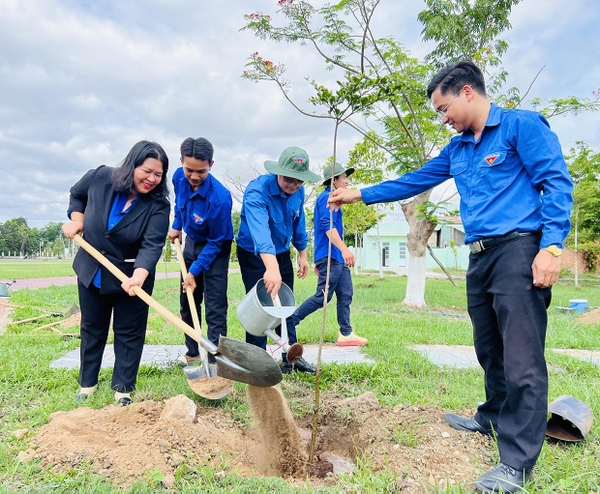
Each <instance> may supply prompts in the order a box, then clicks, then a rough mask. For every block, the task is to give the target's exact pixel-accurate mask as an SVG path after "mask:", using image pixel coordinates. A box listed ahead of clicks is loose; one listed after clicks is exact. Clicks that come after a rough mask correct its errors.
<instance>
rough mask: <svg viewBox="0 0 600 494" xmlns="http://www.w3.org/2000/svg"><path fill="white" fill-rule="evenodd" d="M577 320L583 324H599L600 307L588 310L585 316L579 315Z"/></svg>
mask: <svg viewBox="0 0 600 494" xmlns="http://www.w3.org/2000/svg"><path fill="white" fill-rule="evenodd" d="M577 322H580V323H583V324H598V323H599V322H600V307H598V308H596V309H592V310H591V311H589V312H586V313H585V314H583V316H579V317H578V318H577Z"/></svg>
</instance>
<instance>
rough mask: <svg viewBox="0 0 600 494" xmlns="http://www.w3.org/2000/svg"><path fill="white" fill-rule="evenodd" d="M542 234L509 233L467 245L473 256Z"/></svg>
mask: <svg viewBox="0 0 600 494" xmlns="http://www.w3.org/2000/svg"><path fill="white" fill-rule="evenodd" d="M541 234H542V232H540V231H536V232H510V233H507V234H506V235H502V236H501V237H488V238H482V239H480V240H476V241H475V242H473V243H471V244H469V250H470V251H471V252H473V253H474V254H478V253H479V252H483V251H484V250H489V249H493V248H494V247H498V246H499V245H502V244H505V243H507V242H512V241H513V240H516V239H518V238H519V237H528V236H530V235H541Z"/></svg>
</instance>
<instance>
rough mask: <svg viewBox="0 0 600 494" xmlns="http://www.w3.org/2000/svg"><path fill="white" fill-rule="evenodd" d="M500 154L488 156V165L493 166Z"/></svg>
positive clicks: (486, 159) (486, 158)
mask: <svg viewBox="0 0 600 494" xmlns="http://www.w3.org/2000/svg"><path fill="white" fill-rule="evenodd" d="M498 156H500V155H499V154H491V155H490V156H486V157H485V158H484V159H485V161H486V162H487V164H488V165H493V164H494V161H496V160H497V159H498Z"/></svg>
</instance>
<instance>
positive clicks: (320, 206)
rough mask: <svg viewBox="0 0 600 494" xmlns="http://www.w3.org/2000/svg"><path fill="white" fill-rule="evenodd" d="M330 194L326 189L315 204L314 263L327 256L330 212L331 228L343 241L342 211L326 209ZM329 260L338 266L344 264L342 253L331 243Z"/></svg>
mask: <svg viewBox="0 0 600 494" xmlns="http://www.w3.org/2000/svg"><path fill="white" fill-rule="evenodd" d="M330 192H331V187H327V188H326V189H325V190H324V191H323V192H321V193H320V194H319V197H317V202H315V215H314V216H315V217H314V222H315V238H314V242H315V262H316V261H318V260H319V259H322V258H323V257H327V254H328V253H329V237H328V236H327V232H328V231H329V230H331V228H332V227H331V226H330V225H331V224H330V222H329V212H330V211H331V214H332V216H333V228H335V229H336V230H337V232H338V233H339V234H340V238H341V239H342V240H343V239H344V224H343V222H342V210H341V209H338V210H337V211H334V210H332V209H330V208H328V207H327V200H328V199H329V194H330ZM331 258H332V259H335V260H336V261H337V262H339V263H340V264H344V256H343V255H342V251H341V250H340V249H338V248H337V247H336V246H335V245H333V243H332V244H331Z"/></svg>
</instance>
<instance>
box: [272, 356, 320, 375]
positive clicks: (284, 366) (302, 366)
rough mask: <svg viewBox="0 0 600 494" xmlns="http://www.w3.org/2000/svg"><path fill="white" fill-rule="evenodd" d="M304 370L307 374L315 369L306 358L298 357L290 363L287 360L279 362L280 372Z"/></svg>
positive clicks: (289, 372) (312, 372)
mask: <svg viewBox="0 0 600 494" xmlns="http://www.w3.org/2000/svg"><path fill="white" fill-rule="evenodd" d="M294 370H296V371H298V372H306V373H307V374H314V373H315V372H316V371H317V370H316V369H315V368H314V367H313V366H312V365H310V364H309V363H308V362H307V361H306V360H304V359H303V358H300V360H298V361H297V362H294V363H293V364H290V363H289V362H288V361H287V360H284V361H283V362H281V373H282V374H291V373H292V371H294Z"/></svg>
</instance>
